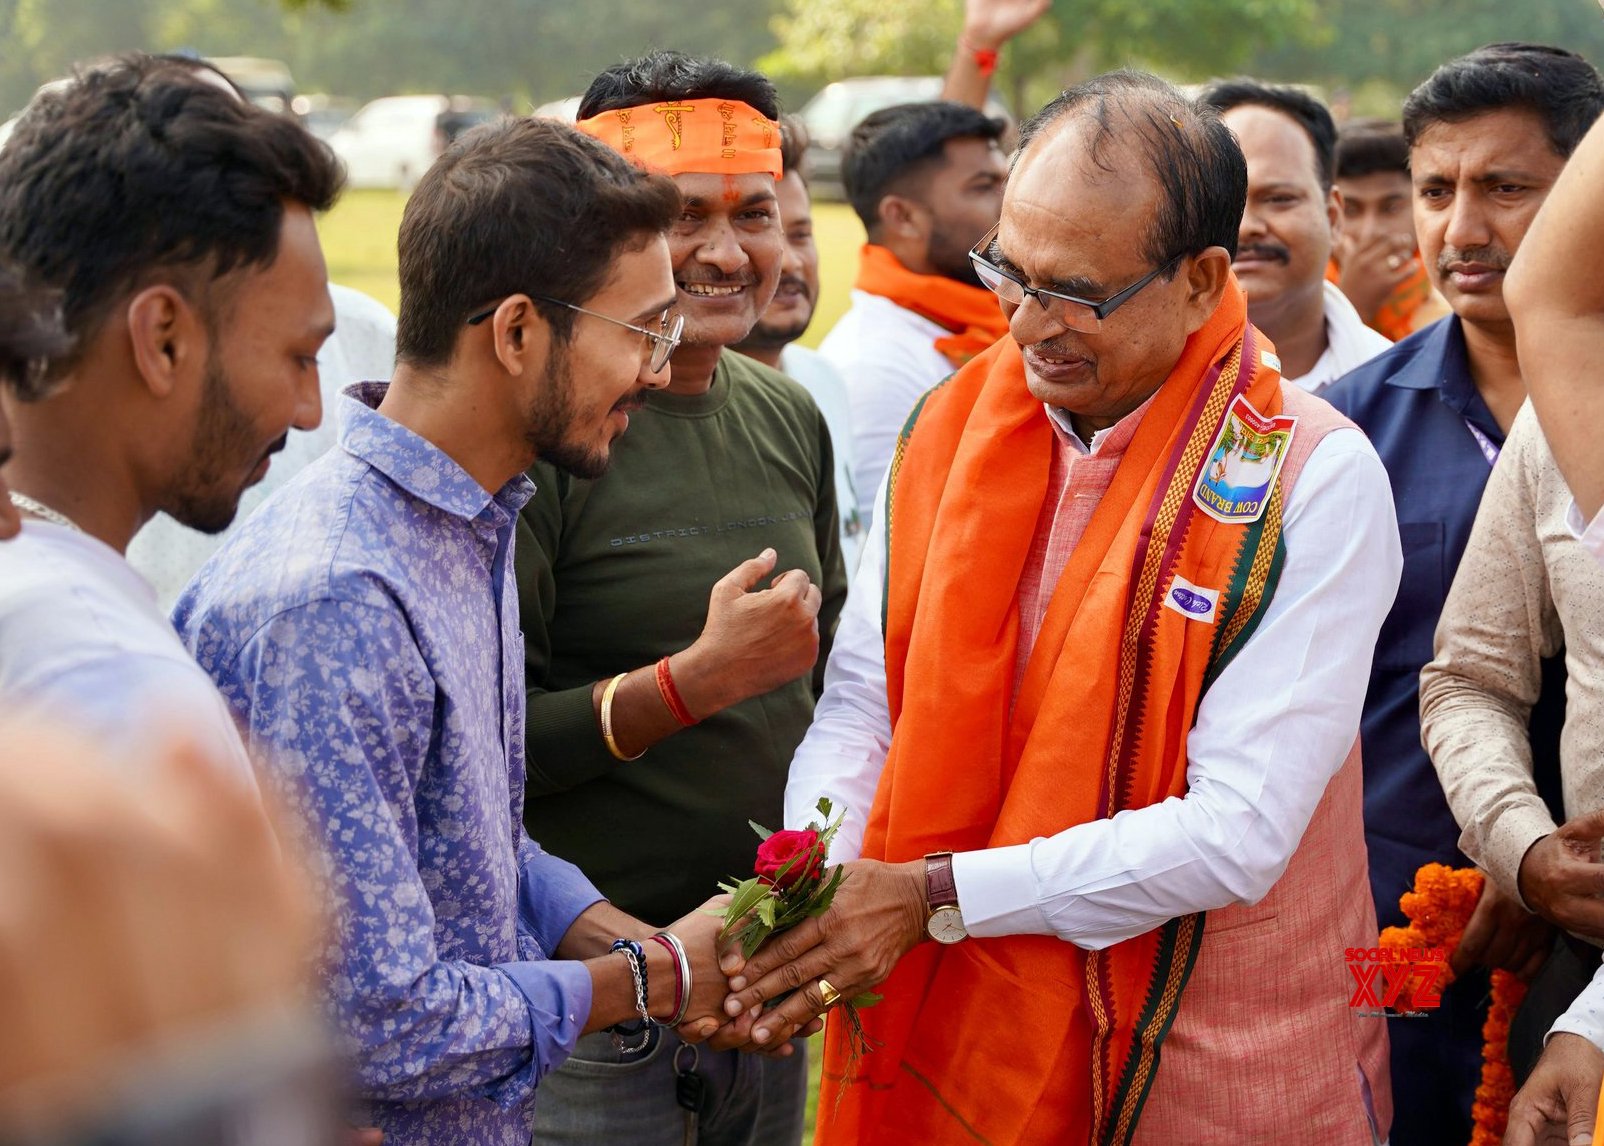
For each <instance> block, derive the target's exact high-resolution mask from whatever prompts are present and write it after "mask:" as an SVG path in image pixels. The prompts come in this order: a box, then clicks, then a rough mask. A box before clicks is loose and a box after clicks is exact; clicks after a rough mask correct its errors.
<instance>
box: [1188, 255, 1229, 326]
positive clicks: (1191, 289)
mask: <svg viewBox="0 0 1604 1146" xmlns="http://www.w3.org/2000/svg"><path fill="white" fill-rule="evenodd" d="M1230 282H1231V255H1230V252H1228V251H1227V250H1226V249H1225V248H1224V247H1206V248H1204V250H1203V251H1202V253H1201V254H1197V255H1194V256H1193V257H1192V258H1191V259H1189V260H1187V270H1186V299H1185V302H1184V304H1183V305H1184V306H1185V307H1186V333H1187V334H1189V335H1190V334H1195V333H1197V332H1198V331H1199V330H1202V329H1203V325H1204V324H1205V323H1206V322H1208V320H1209V319H1210V318H1212V317H1213V316H1214V312H1215V311H1216V310H1218V309H1219V307H1220V301H1221V300H1222V299H1223V298H1224V297H1225V292H1226V289H1227V288H1228V286H1229V284H1230Z"/></svg>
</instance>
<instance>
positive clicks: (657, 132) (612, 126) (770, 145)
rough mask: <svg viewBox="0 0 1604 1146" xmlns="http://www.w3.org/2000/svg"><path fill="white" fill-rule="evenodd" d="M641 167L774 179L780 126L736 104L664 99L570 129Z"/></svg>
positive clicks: (673, 172)
mask: <svg viewBox="0 0 1604 1146" xmlns="http://www.w3.org/2000/svg"><path fill="white" fill-rule="evenodd" d="M574 126H575V127H577V128H579V130H580V131H582V132H584V133H585V134H586V135H589V136H593V137H594V138H596V139H599V140H601V141H602V142H603V143H605V144H607V145H608V146H609V147H611V148H612V149H613V150H614V151H617V152H620V153H622V154H623V156H624V158H626V159H628V160H630V161H631V162H632V163H636V164H638V165H640V166H641V167H646V168H649V169H650V170H653V171H661V172H663V173H665V174H667V175H683V174H685V173H687V172H692V171H696V172H713V173H715V174H718V175H748V174H751V173H753V172H758V171H767V172H768V173H769V174H770V175H772V176H774V178H776V179H778V178H779V177H780V176H781V175H782V174H783V173H784V168H783V166H782V165H781V163H780V125H779V124H777V123H775V122H774V121H773V120H772V119H769V118H768V117H767V116H765V115H763V114H762V113H761V112H759V111H758V110H757V109H756V108H754V107H752V106H751V105H750V104H745V103H741V102H740V101H739V100H727V99H692V100H666V101H664V102H662V103H656V104H641V105H640V106H638V107H624V108H618V109H617V110H615V111H604V112H602V113H601V114H600V115H593V116H591V117H590V118H589V119H582V120H580V121H579V122H578V123H577V124H575V125H574Z"/></svg>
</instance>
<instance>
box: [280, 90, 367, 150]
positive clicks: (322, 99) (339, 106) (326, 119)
mask: <svg viewBox="0 0 1604 1146" xmlns="http://www.w3.org/2000/svg"><path fill="white" fill-rule="evenodd" d="M361 106H362V105H361V104H360V103H358V102H357V101H356V100H354V99H347V98H346V97H344V96H332V95H323V94H321V93H320V94H316V95H298V96H296V97H295V101H294V102H293V103H292V104H290V110H292V111H293V112H295V115H296V118H297V119H299V120H300V121H301V123H302V125H304V126H305V128H306V130H307V131H310V132H311V133H312V134H313V135H315V136H317V137H318V138H319V139H328V138H329V137H330V136H332V135H333V134H334V133H335V132H336V131H338V130H339V129H340V128H341V127H342V126H343V125H344V124H345V121H346V120H348V119H350V118H351V117H352V116H353V115H355V114H356V112H357V109H358V108H360V107H361Z"/></svg>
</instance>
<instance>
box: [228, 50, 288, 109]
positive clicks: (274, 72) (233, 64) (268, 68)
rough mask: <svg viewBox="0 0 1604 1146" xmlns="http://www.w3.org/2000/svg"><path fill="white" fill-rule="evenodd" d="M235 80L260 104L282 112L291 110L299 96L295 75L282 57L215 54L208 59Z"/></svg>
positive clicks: (259, 105) (236, 85)
mask: <svg viewBox="0 0 1604 1146" xmlns="http://www.w3.org/2000/svg"><path fill="white" fill-rule="evenodd" d="M207 62H208V63H210V64H211V65H212V66H213V67H214V68H216V69H217V70H218V71H220V72H222V73H223V74H224V75H225V76H227V77H228V78H229V79H231V80H233V81H234V86H235V87H237V88H239V90H240V91H241V92H243V93H244V95H245V98H246V99H248V100H250V101H251V102H252V103H254V104H255V105H256V106H257V107H262V108H266V109H267V110H268V111H273V112H277V113H278V114H280V115H289V114H290V105H291V104H292V103H293V102H294V100H295V79H294V77H292V76H291V75H290V67H289V65H288V64H286V63H284V61H282V60H267V59H263V58H261V57H260V56H213V57H210V58H209V59H208V61H207Z"/></svg>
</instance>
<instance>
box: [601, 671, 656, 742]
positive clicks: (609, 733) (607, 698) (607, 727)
mask: <svg viewBox="0 0 1604 1146" xmlns="http://www.w3.org/2000/svg"><path fill="white" fill-rule="evenodd" d="M628 675H629V674H628V673H627V672H621V673H619V674H618V675H617V676H615V677H614V678H613V679H612V680H610V681H608V682H607V687H606V688H604V689H602V701H601V732H602V739H603V740H604V741H606V743H607V751H609V752H611V753H612V754H613V758H614V759H616V760H620V761H622V762H624V763H625V764H628V763H629V762H630V761H631V760H639V759H640V758H641V757H642V756H644V755H646V749H644V748H642V749H641V750H640V751H639V752H637V753H635V755H633V756H625V755H624V753H623V750H622V749H620V748H619V747H618V741H616V740H614V739H613V694H614V693H615V692H617V691H618V686H619V684H620V683H621V682H622V681H623V679H624V678H625V677H626V676H628Z"/></svg>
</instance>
